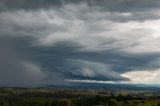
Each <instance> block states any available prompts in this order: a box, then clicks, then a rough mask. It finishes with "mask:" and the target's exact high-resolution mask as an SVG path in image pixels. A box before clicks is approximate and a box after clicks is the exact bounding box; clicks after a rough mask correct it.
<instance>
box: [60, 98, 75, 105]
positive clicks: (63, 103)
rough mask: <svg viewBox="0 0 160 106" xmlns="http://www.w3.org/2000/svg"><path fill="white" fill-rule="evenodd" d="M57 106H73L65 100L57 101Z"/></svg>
mask: <svg viewBox="0 0 160 106" xmlns="http://www.w3.org/2000/svg"><path fill="white" fill-rule="evenodd" d="M58 106H73V104H72V102H71V101H69V100H67V99H62V100H60V101H59V103H58Z"/></svg>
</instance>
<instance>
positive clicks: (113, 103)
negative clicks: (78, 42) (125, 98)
mask: <svg viewBox="0 0 160 106" xmlns="http://www.w3.org/2000/svg"><path fill="white" fill-rule="evenodd" d="M108 106H117V101H116V100H115V99H111V100H110V101H109V102H108Z"/></svg>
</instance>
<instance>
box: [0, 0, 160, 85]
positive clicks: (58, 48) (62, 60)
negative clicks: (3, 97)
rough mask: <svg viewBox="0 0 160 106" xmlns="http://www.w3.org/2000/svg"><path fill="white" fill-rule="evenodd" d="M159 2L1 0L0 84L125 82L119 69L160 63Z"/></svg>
mask: <svg viewBox="0 0 160 106" xmlns="http://www.w3.org/2000/svg"><path fill="white" fill-rule="evenodd" d="M158 6H159V1H158V0H155V1H153V0H152V1H151V0H134V1H132V0H115V1H114V0H101V2H99V1H97V0H87V1H79V0H74V1H72V0H61V1H58V0H52V1H51V0H39V1H38V2H37V0H14V1H10V0H1V1H0V11H1V12H0V58H1V60H0V86H7V85H10V86H13V85H15V86H16V85H17V86H29V85H37V84H38V85H39V84H40V85H41V84H65V82H64V80H65V79H79V80H83V79H84V80H104V81H128V80H129V79H128V78H125V77H122V76H121V74H122V73H125V72H129V71H134V70H142V71H143V70H145V69H147V70H148V69H156V68H157V69H158V68H160V67H159V65H158V63H159V60H157V58H159V56H160V55H159V52H160V51H159V49H158V48H159V38H158V36H157V35H158V34H159V32H158V28H159V18H160V17H159V16H158V14H157V13H158V9H159V7H158ZM156 9H157V10H156ZM151 24H152V25H154V27H153V26H152V25H151ZM148 42H149V43H148ZM8 66H9V67H8ZM3 76H4V77H3ZM7 77H9V78H7Z"/></svg>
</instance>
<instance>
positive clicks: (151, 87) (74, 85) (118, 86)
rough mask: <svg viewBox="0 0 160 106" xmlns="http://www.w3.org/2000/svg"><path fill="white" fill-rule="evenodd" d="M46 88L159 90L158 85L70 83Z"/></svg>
mask: <svg viewBox="0 0 160 106" xmlns="http://www.w3.org/2000/svg"><path fill="white" fill-rule="evenodd" d="M46 87H59V88H80V89H83V88H84V89H132V90H138V89H141V90H142V89H144V90H147V89H148V90H160V86H158V85H145V84H108V83H107V84H106V83H105V84H104V83H81V82H78V83H77V82H72V83H69V84H66V85H46Z"/></svg>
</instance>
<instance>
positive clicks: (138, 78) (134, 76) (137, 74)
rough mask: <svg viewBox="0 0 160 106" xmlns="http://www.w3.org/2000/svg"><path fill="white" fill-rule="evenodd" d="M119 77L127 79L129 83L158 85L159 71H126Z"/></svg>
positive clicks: (159, 80)
mask: <svg viewBox="0 0 160 106" xmlns="http://www.w3.org/2000/svg"><path fill="white" fill-rule="evenodd" d="M121 76H123V77H126V78H129V79H130V81H129V82H130V83H142V84H160V83H159V82H160V79H159V77H160V69H157V70H144V71H142V70H141V71H128V72H126V73H123V74H121Z"/></svg>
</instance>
